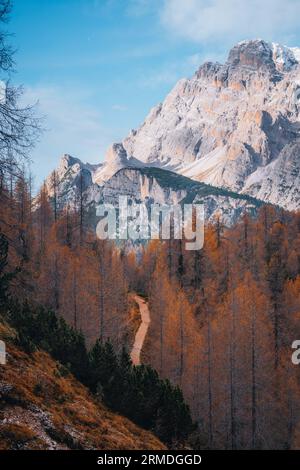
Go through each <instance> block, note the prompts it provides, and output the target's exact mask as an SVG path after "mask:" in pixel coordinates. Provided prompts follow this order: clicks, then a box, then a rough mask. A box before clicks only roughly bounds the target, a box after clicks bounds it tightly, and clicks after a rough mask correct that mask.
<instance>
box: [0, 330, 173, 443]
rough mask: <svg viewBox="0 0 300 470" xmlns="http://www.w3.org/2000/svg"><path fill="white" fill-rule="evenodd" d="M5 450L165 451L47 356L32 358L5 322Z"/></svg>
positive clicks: (0, 388)
mask: <svg viewBox="0 0 300 470" xmlns="http://www.w3.org/2000/svg"><path fill="white" fill-rule="evenodd" d="M0 338H1V339H4V340H5V341H6V345H7V352H8V362H7V364H6V366H1V365H0V449H105V450H113V449H151V450H152V449H153V450H154V449H155V450H158V449H165V447H164V445H163V444H162V443H161V442H160V441H159V440H158V439H157V438H156V437H155V436H153V435H152V434H151V433H150V432H147V431H144V430H142V429H140V428H139V427H138V426H136V425H135V424H133V423H132V422H130V421H129V420H128V419H126V418H124V417H122V416H119V415H116V414H114V413H112V412H110V411H109V410H107V409H106V408H105V407H104V406H103V405H102V404H101V403H100V402H98V401H97V400H95V399H94V398H93V397H92V396H91V395H90V393H89V392H88V390H87V389H86V388H85V387H84V386H83V385H81V384H80V383H79V382H78V381H77V380H75V378H74V377H73V376H72V375H70V374H69V373H67V372H66V370H65V369H64V368H62V366H61V365H60V364H59V363H57V362H55V361H54V360H53V359H52V358H51V357H50V356H49V355H48V354H46V353H44V352H42V351H39V352H35V353H33V354H31V355H28V354H26V353H24V352H23V351H21V350H20V349H19V348H18V347H17V346H16V345H15V344H14V331H13V330H11V329H10V328H9V327H7V326H6V325H5V324H4V323H1V322H0Z"/></svg>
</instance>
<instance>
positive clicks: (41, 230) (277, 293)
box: [0, 176, 300, 448]
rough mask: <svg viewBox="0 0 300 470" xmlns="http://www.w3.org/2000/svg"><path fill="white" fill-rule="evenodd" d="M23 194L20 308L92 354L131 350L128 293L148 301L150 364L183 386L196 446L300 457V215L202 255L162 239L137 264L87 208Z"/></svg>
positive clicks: (10, 200) (228, 239)
mask: <svg viewBox="0 0 300 470" xmlns="http://www.w3.org/2000/svg"><path fill="white" fill-rule="evenodd" d="M12 188H13V189H12V190H11V189H10V185H9V184H8V182H7V181H6V182H4V181H2V185H1V201H2V203H1V206H0V207H1V220H2V224H1V227H3V228H2V238H1V240H2V250H3V247H4V245H5V244H6V243H8V246H9V250H8V258H7V266H5V267H4V265H3V263H2V271H3V273H5V274H4V277H3V274H2V281H1V286H2V290H3V289H5V284H6V280H7V279H9V283H10V287H9V288H8V294H9V296H10V298H13V299H14V301H18V302H19V303H21V304H23V305H24V302H25V301H26V299H27V301H28V302H30V303H32V300H33V299H34V303H35V304H39V305H43V306H44V308H45V309H46V310H47V309H51V310H52V311H54V312H56V314H58V315H59V317H62V318H64V319H65V320H66V322H67V323H68V324H69V325H70V326H72V327H73V328H74V330H75V331H78V332H82V334H83V336H84V337H85V338H86V341H87V344H88V347H90V346H92V345H93V344H94V343H95V341H96V340H97V339H99V340H100V341H106V340H107V339H108V338H110V340H111V342H112V345H113V346H114V348H115V350H116V351H119V352H121V351H122V348H123V347H125V348H127V351H128V350H129V348H130V345H131V341H132V337H133V330H134V328H135V326H134V323H135V322H134V321H133V320H132V309H133V308H134V307H133V305H132V300H131V301H129V298H130V296H128V292H130V291H136V292H138V293H140V294H142V295H144V296H146V298H148V299H149V307H150V315H151V323H150V327H149V330H148V334H147V337H146V344H145V345H144V348H143V352H142V357H143V361H144V363H148V364H151V366H153V367H154V368H155V369H156V370H157V371H158V373H159V374H160V375H161V376H163V377H165V378H168V379H170V380H171V382H172V383H174V384H176V385H179V386H180V387H181V388H182V390H183V392H184V397H185V399H186V400H187V402H188V404H189V405H190V407H191V410H192V413H193V417H194V418H195V419H196V420H197V422H198V424H199V430H198V432H197V437H196V438H195V436H194V440H195V442H196V443H194V444H193V445H196V446H200V447H209V448H298V447H299V445H300V441H299V440H300V437H299V425H300V394H299V383H298V377H297V367H296V366H294V365H293V364H292V362H291V355H292V352H293V350H292V349H291V345H292V342H293V341H294V340H295V339H297V337H298V336H299V333H300V331H299V326H298V322H299V314H300V276H299V273H300V269H299V256H300V235H299V228H300V218H299V214H289V213H285V212H278V210H275V209H273V208H270V207H263V208H262V209H261V210H260V214H259V217H258V218H257V219H251V218H249V217H244V218H243V219H242V220H241V221H240V223H238V224H237V225H236V226H234V227H232V228H230V229H228V228H225V227H223V226H222V225H221V224H220V223H219V222H218V221H216V223H215V224H214V225H209V226H207V228H206V233H205V245H204V249H203V250H201V251H190V252H189V251H185V250H184V241H169V242H165V243H161V242H160V241H153V242H151V243H149V245H148V246H147V247H145V249H144V251H143V253H142V255H141V253H140V251H139V253H138V256H136V254H135V252H134V251H132V252H129V253H127V252H125V251H124V250H122V249H120V248H118V249H117V248H116V247H114V246H113V245H111V244H110V243H108V242H100V241H97V240H96V239H95V238H94V235H93V234H92V233H89V231H88V230H87V227H86V225H85V224H84V220H85V217H86V214H85V213H84V209H83V208H82V207H81V205H80V203H79V204H78V209H77V210H73V211H71V210H70V211H68V210H67V211H64V212H59V211H57V209H56V206H55V203H54V204H52V205H50V203H49V202H48V197H47V194H46V190H45V187H44V188H42V190H41V192H40V194H39V196H38V197H37V198H35V199H34V201H32V198H31V197H30V189H29V183H28V181H26V178H25V177H23V176H21V177H18V178H17V179H16V180H15V182H14V183H13V184H12ZM42 315H43V313H42V312H40V313H39V316H38V317H37V319H36V324H35V325H36V328H37V330H38V329H39V328H41V324H42ZM23 320H24V319H23ZM135 321H136V320H135ZM99 344H101V343H99ZM109 362H111V358H110V359H109ZM94 390H95V391H96V389H94ZM270 397H272V399H270ZM112 406H116V404H114V405H112ZM118 406H120V404H118V405H117V409H118ZM123 412H125V413H126V411H123ZM132 413H133V415H134V412H133V411H132ZM135 419H137V420H138V419H139V418H135ZM147 426H150V427H151V425H149V424H148V425H147Z"/></svg>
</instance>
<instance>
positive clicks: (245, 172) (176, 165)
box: [123, 40, 300, 210]
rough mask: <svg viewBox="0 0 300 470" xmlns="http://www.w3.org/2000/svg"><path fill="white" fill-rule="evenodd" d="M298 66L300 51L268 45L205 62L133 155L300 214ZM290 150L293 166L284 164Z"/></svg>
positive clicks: (157, 115) (155, 116)
mask: <svg viewBox="0 0 300 470" xmlns="http://www.w3.org/2000/svg"><path fill="white" fill-rule="evenodd" d="M299 61H300V49H296V48H294V49H290V48H287V47H284V46H280V45H278V44H269V43H267V42H265V41H262V40H255V41H244V42H242V43H240V44H238V45H236V46H235V47H234V48H233V49H232V50H231V51H230V53H229V57H228V60H227V62H226V63H225V64H224V65H221V64H218V63H211V62H207V63H205V64H203V65H202V66H201V67H200V68H199V70H198V71H197V72H196V74H195V75H194V76H193V77H192V78H191V79H183V80H180V81H179V82H178V83H177V85H176V86H175V87H174V89H173V90H172V91H171V93H170V94H169V95H168V96H167V97H166V99H165V101H164V102H163V103H162V104H159V105H158V106H157V107H155V108H154V109H152V111H151V112H150V114H149V115H148V117H147V118H146V120H145V122H144V123H143V124H142V126H141V127H140V128H139V129H138V130H136V131H133V132H131V133H130V135H129V136H128V137H127V138H126V139H125V140H124V142H123V145H124V148H125V149H126V150H127V154H128V155H132V156H134V157H135V158H136V159H138V160H140V161H141V162H143V163H144V164H146V165H149V164H150V165H152V166H158V167H160V168H167V169H170V170H173V171H176V172H178V173H180V174H183V175H185V176H188V177H190V178H192V179H195V180H197V181H202V182H205V183H209V184H212V185H215V186H219V187H223V188H228V189H231V190H233V191H236V192H241V193H246V194H251V195H253V196H256V197H261V198H262V199H263V200H264V201H270V202H272V203H276V204H278V205H280V206H282V207H284V208H286V209H289V210H295V209H299V208H300V197H299V189H298V187H299V186H297V181H296V179H295V174H296V173H297V171H296V170H295V166H296V169H297V168H299V166H300V156H299V153H297V152H298V150H297V149H298V146H296V147H295V146H293V144H295V143H296V142H297V141H298V139H299V138H300V65H299ZM291 145H292V147H293V148H294V151H293V155H294V156H293V162H294V164H293V165H290V164H288V162H287V164H284V162H283V160H284V159H286V158H287V155H288V154H289V149H290V146H291ZM285 149H286V151H285ZM295 149H296V150H295ZM295 152H296V153H295ZM277 160H278V164H275V162H276V161H277ZM279 162H281V163H279ZM282 165H284V183H281V174H280V171H281V169H282ZM266 176H267V178H268V188H269V189H268V190H267V189H266V188H265V185H266V182H265V179H266ZM282 184H283V186H284V187H285V191H283V190H282V187H283V186H282ZM280 185H281V186H282V187H281V188H280Z"/></svg>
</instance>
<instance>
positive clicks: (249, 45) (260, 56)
mask: <svg viewBox="0 0 300 470" xmlns="http://www.w3.org/2000/svg"><path fill="white" fill-rule="evenodd" d="M227 63H228V64H229V65H231V66H234V67H249V68H251V69H254V70H258V69H260V68H261V67H263V68H267V69H269V70H272V71H273V70H274V69H275V68H276V67H275V64H274V61H273V54H272V49H271V47H270V45H269V44H268V43H267V42H266V41H263V40H261V39H256V40H253V41H243V42H240V43H239V44H237V45H236V46H234V47H233V48H232V49H231V51H230V52H229V56H228V60H227Z"/></svg>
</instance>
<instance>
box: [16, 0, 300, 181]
mask: <svg viewBox="0 0 300 470" xmlns="http://www.w3.org/2000/svg"><path fill="white" fill-rule="evenodd" d="M13 4H14V7H13V11H12V14H11V21H10V23H9V24H8V25H7V29H8V30H9V31H10V32H12V33H14V36H13V38H12V41H13V44H14V46H15V47H16V48H17V53H16V62H17V67H16V68H17V73H16V74H15V76H14V77H13V78H14V81H15V82H16V83H18V84H19V83H22V84H23V85H24V89H25V100H26V101H28V102H32V101H36V100H39V105H38V109H39V113H40V114H41V115H43V116H45V123H44V126H45V128H46V129H47V130H46V132H44V134H43V135H42V137H41V139H40V142H39V144H38V145H37V146H36V149H35V150H34V151H33V153H32V159H33V165H32V168H33V173H34V174H35V175H36V183H37V184H39V183H40V182H41V181H42V179H43V178H44V177H45V176H47V174H48V173H49V172H50V171H51V170H52V169H53V168H54V167H55V166H56V165H57V163H58V161H59V158H60V156H61V155H62V154H63V153H69V154H71V155H73V156H76V157H79V158H80V159H82V160H83V161H88V162H90V163H98V162H101V161H102V160H103V158H104V154H105V150H106V149H107V147H108V146H109V145H110V144H111V143H112V142H116V141H120V140H122V139H123V138H124V137H125V136H126V135H127V133H128V132H129V131H130V129H132V128H136V127H138V126H139V125H140V124H141V123H142V121H143V120H144V118H145V116H146V115H147V114H148V112H149V110H150V108H151V107H152V106H154V105H155V104H157V103H158V102H159V101H162V100H163V99H164V97H165V96H166V94H167V93H168V92H169V91H170V90H171V88H172V87H173V86H174V84H175V83H176V82H177V80H178V79H180V78H182V77H186V76H191V75H192V74H193V73H194V72H195V70H196V69H197V68H198V67H199V66H200V64H201V63H203V62H204V61H205V60H213V61H214V60H218V61H224V60H226V56H227V54H228V50H229V49H230V47H231V46H232V45H233V44H235V43H236V42H238V41H241V40H243V39H250V38H251V39H252V38H257V37H260V38H263V39H265V40H268V41H275V42H280V43H284V44H286V45H289V46H300V30H299V18H300V0H285V1H283V0H260V1H259V0H252V1H251V0H248V1H246V0H26V1H25V0H13Z"/></svg>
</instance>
